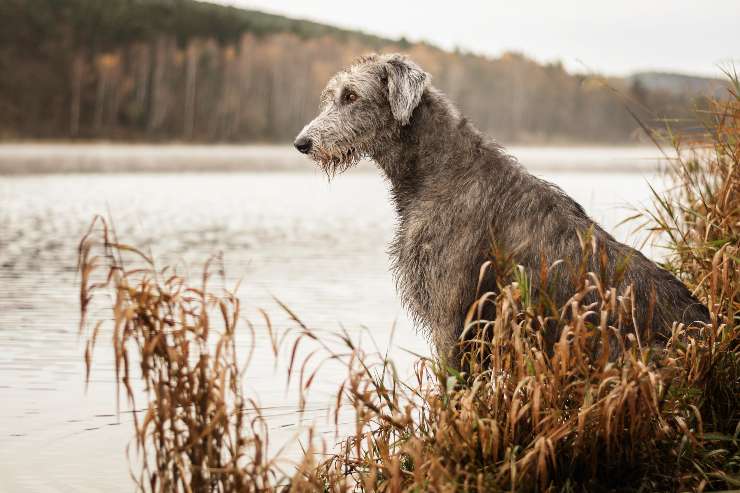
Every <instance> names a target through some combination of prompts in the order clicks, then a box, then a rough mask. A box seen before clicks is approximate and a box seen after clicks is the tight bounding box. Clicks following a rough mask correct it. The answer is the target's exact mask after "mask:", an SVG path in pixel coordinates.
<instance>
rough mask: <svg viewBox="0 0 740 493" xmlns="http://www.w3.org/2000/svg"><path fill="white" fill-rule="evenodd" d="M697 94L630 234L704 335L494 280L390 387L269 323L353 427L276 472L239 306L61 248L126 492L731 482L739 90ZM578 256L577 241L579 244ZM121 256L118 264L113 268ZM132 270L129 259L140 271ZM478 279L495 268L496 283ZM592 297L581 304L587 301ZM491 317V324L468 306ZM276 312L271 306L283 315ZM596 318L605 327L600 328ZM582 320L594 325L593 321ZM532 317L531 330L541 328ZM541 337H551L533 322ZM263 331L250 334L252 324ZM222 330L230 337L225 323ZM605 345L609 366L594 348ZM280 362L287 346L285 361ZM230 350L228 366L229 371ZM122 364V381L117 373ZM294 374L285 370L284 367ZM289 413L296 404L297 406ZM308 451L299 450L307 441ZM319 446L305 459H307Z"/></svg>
mask: <svg viewBox="0 0 740 493" xmlns="http://www.w3.org/2000/svg"><path fill="white" fill-rule="evenodd" d="M733 82H734V90H733V92H732V96H733V97H732V98H731V99H727V100H722V101H716V102H715V103H714V106H713V107H712V110H711V111H710V112H708V113H706V114H705V116H706V120H707V126H706V131H705V132H704V133H702V134H693V135H691V136H690V138H679V137H677V136H673V135H668V139H669V142H670V143H671V144H672V145H673V146H674V147H675V149H676V151H677V158H676V159H675V160H673V161H672V165H671V167H670V168H669V170H668V173H669V176H670V178H671V179H672V180H673V183H674V187H673V188H671V189H670V190H669V191H668V192H667V193H666V194H663V195H659V194H656V200H655V205H654V208H652V209H650V210H649V211H647V212H646V216H645V217H646V220H647V223H646V226H648V227H650V228H652V230H653V231H654V232H655V233H656V235H658V238H659V240H660V241H662V242H663V243H664V246H665V247H667V249H668V254H667V257H666V261H665V265H666V267H667V268H669V269H671V270H672V271H673V272H675V273H676V275H678V276H679V277H680V278H681V279H682V280H683V281H684V282H686V283H687V285H688V286H689V287H690V289H692V290H693V291H694V292H695V293H696V294H697V296H698V297H699V298H700V299H701V300H702V301H703V302H705V303H706V304H707V306H708V307H709V309H710V312H711V314H712V315H711V316H712V324H711V325H709V326H707V327H705V328H704V329H702V330H701V331H699V332H688V331H687V330H686V329H685V328H684V327H683V326H681V325H678V324H676V325H674V327H673V329H672V336H671V337H670V339H669V340H668V341H666V344H665V348H664V349H661V350H656V349H654V348H653V347H650V346H646V345H643V344H640V343H639V341H635V340H633V339H632V338H633V336H630V335H624V334H622V333H621V332H620V331H619V330H618V328H617V327H612V326H610V325H609V324H608V322H607V321H608V320H613V319H616V320H618V319H619V316H618V315H619V314H620V313H622V312H624V311H625V310H628V308H629V304H630V303H632V300H631V299H630V296H629V292H628V291H627V292H619V291H617V290H616V289H614V288H612V287H610V286H608V285H606V284H604V283H602V282H601V280H600V279H599V277H598V276H597V275H596V274H594V273H584V275H583V278H582V284H581V286H580V288H579V290H578V291H577V292H576V293H574V295H573V297H572V298H571V300H570V301H569V303H567V304H566V305H565V306H564V307H562V308H561V310H560V311H559V312H555V313H553V312H552V311H551V310H549V309H545V308H542V307H538V306H537V305H535V304H533V303H532V302H531V301H532V300H531V298H530V296H529V289H528V278H527V275H526V274H524V273H522V272H521V271H520V270H518V269H512V270H510V271H509V272H510V274H509V275H502V277H501V278H500V279H499V288H498V290H497V292H496V293H487V294H484V295H483V296H482V298H481V299H480V300H479V301H478V302H477V306H474V307H472V308H471V311H470V313H471V315H470V317H469V320H468V327H467V328H466V330H467V332H468V333H469V334H470V337H468V339H467V340H466V342H465V343H464V344H465V349H466V354H467V361H466V365H465V368H466V371H465V372H464V373H463V372H458V371H456V370H454V369H451V368H446V367H444V366H442V365H441V364H440V363H439V362H437V361H435V360H433V359H428V358H419V360H418V362H417V364H416V366H415V377H414V378H412V379H411V380H410V381H409V380H402V379H401V378H399V376H398V372H397V371H396V368H395V366H394V364H393V362H392V361H390V360H388V359H387V358H386V357H384V356H382V355H379V354H366V353H365V352H364V351H363V350H362V348H360V347H357V346H356V345H355V344H354V343H353V342H352V340H351V339H350V338H349V337H347V336H344V335H339V336H337V337H339V340H340V342H341V345H342V350H341V351H337V350H336V349H332V348H336V347H337V346H336V345H329V344H327V343H325V341H323V340H322V339H321V338H320V337H319V336H318V335H317V334H316V333H314V332H312V331H311V330H309V329H308V328H307V327H305V326H304V325H303V324H301V322H300V320H299V319H298V318H297V316H296V315H295V314H293V313H292V312H290V311H289V310H288V313H289V314H290V316H291V317H292V318H293V320H294V321H295V324H296V328H295V332H294V336H295V337H293V338H287V337H280V338H278V337H277V336H276V335H275V334H274V333H273V332H272V331H270V340H271V341H272V346H273V349H274V351H275V353H276V354H278V353H279V352H280V349H279V348H280V346H281V344H285V343H286V341H293V342H292V344H293V347H294V348H295V347H297V346H298V345H299V344H300V343H301V341H303V340H306V339H310V340H312V341H313V342H314V343H316V344H318V345H319V347H320V350H321V351H322V352H323V354H324V356H325V358H328V359H333V360H337V361H341V362H342V363H343V364H344V367H345V368H346V370H347V378H346V380H345V381H344V383H343V384H342V385H341V387H340V388H339V389H338V392H337V405H336V414H335V417H336V418H337V420H338V416H339V408H340V405H341V404H342V403H346V404H349V405H350V406H351V407H352V409H353V411H354V415H355V419H356V420H355V426H354V432H353V433H352V434H351V435H350V436H347V437H346V438H344V439H343V440H341V441H340V442H339V443H338V444H337V445H336V447H334V448H333V449H331V452H330V453H326V452H325V451H324V450H323V448H311V449H309V450H306V451H305V454H303V456H302V458H301V459H299V460H298V461H297V463H296V465H295V467H294V468H293V469H288V470H285V468H284V467H281V465H280V464H279V463H278V462H277V460H276V456H272V457H270V456H269V455H268V447H267V444H268V442H269V434H268V431H267V426H266V421H265V419H264V418H263V417H262V416H261V415H260V413H259V408H258V406H257V405H256V402H255V400H254V399H252V398H250V397H249V396H247V395H245V394H244V391H243V390H242V384H241V383H242V380H243V378H244V372H246V371H248V370H247V367H246V365H247V363H248V359H249V355H240V354H239V352H238V351H237V350H236V346H235V343H234V340H235V337H236V334H237V332H238V330H241V331H242V332H245V333H246V334H247V335H248V334H250V330H253V329H252V328H251V327H250V325H249V324H247V323H246V322H244V321H243V320H242V319H241V318H240V316H239V300H238V299H237V298H236V297H235V296H234V295H233V294H230V293H228V292H219V293H216V294H214V292H213V290H211V289H209V284H208V281H209V279H210V275H211V274H210V273H211V272H212V270H213V269H212V265H213V264H207V265H206V269H205V274H204V275H203V277H202V279H201V283H200V285H199V286H198V287H191V285H190V284H188V283H187V281H186V280H185V279H183V278H182V277H179V276H177V275H174V274H173V273H171V272H169V271H168V270H167V269H165V270H157V269H155V268H154V262H153V261H152V259H150V258H149V257H148V256H147V255H145V254H144V253H142V252H140V251H138V250H136V249H135V248H132V247H130V246H127V245H123V244H121V243H118V242H117V241H115V238H114V237H113V235H112V234H111V233H110V231H109V230H108V228H107V227H106V226H105V224H104V222H101V221H97V222H96V223H95V224H94V227H93V228H92V229H91V231H90V233H89V234H88V235H87V236H86V237H85V238H84V239H83V241H82V243H81V246H80V272H81V275H82V292H81V301H82V320H83V321H82V325H81V330H86V331H87V334H88V336H89V337H88V340H89V343H88V352H87V353H86V362H87V365H88V369H89V368H90V365H91V356H90V354H91V353H92V349H93V347H94V346H95V345H96V343H97V336H98V333H99V331H100V330H101V324H100V323H96V322H95V321H94V320H88V318H90V317H89V315H88V307H89V303H90V302H91V299H93V298H94V297H95V296H96V295H97V294H98V293H101V292H105V293H113V296H114V302H113V323H112V334H113V348H114V354H115V360H116V373H117V377H118V381H120V382H121V384H122V388H123V390H124V393H125V394H126V395H127V396H128V398H129V400H130V401H131V403H132V405H133V401H134V399H135V398H136V392H134V390H133V388H132V379H134V378H139V377H141V379H142V380H143V382H144V384H145V391H144V394H143V395H144V397H145V399H146V401H147V405H146V412H145V413H144V414H143V415H142V417H137V418H136V421H135V432H136V435H135V444H136V447H137V450H138V451H139V452H140V454H139V457H140V463H141V464H140V467H135V469H136V471H135V477H136V479H137V485H138V488H139V489H140V490H146V491H224V492H232V491H275V490H284V491H391V492H399V491H504V490H506V491H634V490H640V491H685V490H695V491H710V490H729V489H736V488H739V487H740V447H739V443H740V424H739V423H740V421H739V419H738V418H739V417H740V411H739V410H740V361H739V359H738V356H739V354H740V332H739V331H738V327H739V326H740V272H739V268H740V251H739V244H740V193H739V192H740V190H739V189H740V163H739V160H740V96H739V95H738V94H739V92H738V91H739V89H740V85H739V84H738V81H737V78H736V77H735V78H734V79H733ZM582 241H583V246H584V249H587V250H588V249H589V248H590V246H589V239H588V237H584V238H583V239H582ZM130 256H134V257H138V262H137V264H136V265H137V267H135V268H130V269H127V268H126V263H125V262H124V257H130ZM142 265H143V266H142ZM502 271H503V270H502V269H496V272H502ZM591 292H593V293H595V295H596V299H597V301H596V302H594V303H591V304H589V305H586V304H585V303H584V301H583V300H584V297H585V295H586V294H587V293H591ZM482 304H491V305H493V307H495V313H496V317H495V319H494V320H491V321H486V320H477V319H476V317H475V315H476V313H479V312H478V310H476V308H477V307H478V306H480V305H482ZM286 310H287V308H286ZM611 315H617V316H616V317H611ZM594 320H598V323H594ZM548 324H549V325H548ZM552 324H554V325H555V326H556V327H557V334H558V336H557V337H556V339H555V341H554V344H553V343H551V342H548V341H545V339H544V337H543V334H542V331H541V330H540V327H543V326H545V325H548V326H552ZM269 326H270V325H269V319H268V327H269ZM240 327H243V328H242V329H240ZM613 344H617V345H618V346H620V347H621V348H622V350H621V352H620V354H619V355H618V357H617V358H616V359H613V358H610V350H609V348H610V347H611V345H613ZM293 353H294V354H295V351H294V352H293ZM240 357H241V358H242V359H241V360H240ZM134 361H138V367H139V369H138V371H137V372H135V374H134V375H132V373H133V367H132V364H133V362H134ZM289 366H290V369H289V373H290V374H292V375H293V376H294V377H295V375H300V376H299V377H295V378H298V379H299V380H300V384H299V388H301V389H308V388H310V383H311V380H312V379H313V378H315V377H314V375H315V372H316V371H317V370H318V368H319V367H320V366H321V363H317V364H315V365H314V364H312V363H310V361H306V362H298V361H294V360H293V359H292V358H291V361H290V365H289ZM298 369H300V371H298ZM300 402H301V403H302V402H305V401H304V400H303V399H301V400H300ZM309 443H312V442H311V440H309ZM321 452H324V455H323V458H321V459H320V460H317V459H316V457H321V455H320V453H321Z"/></svg>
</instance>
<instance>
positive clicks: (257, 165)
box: [0, 141, 661, 175]
mask: <svg viewBox="0 0 740 493" xmlns="http://www.w3.org/2000/svg"><path fill="white" fill-rule="evenodd" d="M507 150H508V151H509V152H510V153H511V154H512V155H514V156H516V157H517V158H518V159H519V161H520V162H521V163H522V164H524V165H525V166H526V167H527V168H528V169H530V170H532V171H535V172H540V171H541V172H548V171H565V172H595V173H604V172H624V173H646V172H651V171H654V170H656V169H658V167H659V166H660V163H661V159H660V158H661V154H660V152H659V151H658V150H657V149H656V148H655V147H652V146H645V145H632V146H629V145H572V146H568V145H560V144H557V145H537V146H534V145H532V146H530V145H527V146H522V145H515V146H510V147H507ZM360 168H364V169H367V170H371V169H373V168H371V167H369V166H360ZM315 169H316V168H315V166H314V165H313V164H312V163H311V162H310V160H309V159H307V158H306V157H305V156H302V155H300V154H299V153H298V152H296V151H295V149H293V148H292V146H290V145H289V144H183V143H162V144H151V143H147V144H142V143H118V142H82V143H78V142H34V141H23V142H14V143H10V142H8V143H0V175H33V174H66V173H171V172H245V171H246V172H271V171H272V172H301V171H305V172H313V171H315Z"/></svg>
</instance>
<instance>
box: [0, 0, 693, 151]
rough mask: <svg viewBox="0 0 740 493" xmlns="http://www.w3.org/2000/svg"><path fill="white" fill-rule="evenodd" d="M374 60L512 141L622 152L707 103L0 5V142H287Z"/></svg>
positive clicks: (353, 45)
mask: <svg viewBox="0 0 740 493" xmlns="http://www.w3.org/2000/svg"><path fill="white" fill-rule="evenodd" d="M372 51H383V52H389V51H401V52H405V53H407V54H409V55H410V56H411V57H412V58H413V59H414V60H416V61H417V62H418V63H419V64H420V65H421V66H422V67H424V68H425V70H427V71H428V72H429V73H430V74H432V78H433V83H434V84H435V85H436V86H437V87H439V88H440V89H442V90H443V91H445V92H446V93H447V94H448V95H449V96H450V98H451V99H452V100H453V101H454V102H455V103H456V104H457V105H458V106H459V107H460V108H461V110H462V111H463V112H464V113H465V114H466V115H467V116H468V117H469V118H470V119H471V120H472V121H473V122H475V123H476V125H478V127H479V128H481V129H482V130H484V131H485V132H487V133H489V134H490V135H492V136H494V137H495V138H497V139H500V140H502V141H504V142H507V143H508V142H524V143H560V142H562V143H569V142H602V143H622V142H630V141H634V140H635V139H636V138H637V136H638V135H639V129H640V125H638V123H637V121H636V119H635V117H638V118H639V119H640V120H642V121H643V122H644V123H645V124H646V125H656V126H662V125H664V119H670V121H671V122H673V124H674V125H678V126H682V127H685V128H688V127H691V125H692V122H691V120H690V117H689V115H691V114H692V113H691V110H692V109H693V108H695V107H697V106H699V107H700V106H701V105H702V104H704V103H703V101H702V100H701V99H696V98H693V96H692V95H690V94H686V93H680V92H678V93H677V92H675V91H669V90H661V89H658V90H655V89H649V88H648V87H646V86H644V85H642V84H640V82H639V80H637V79H624V78H605V77H601V76H599V75H597V74H594V75H583V74H570V73H568V72H567V71H566V70H565V69H564V68H563V66H562V65H561V64H560V63H550V64H540V63H537V62H536V61H533V60H531V59H528V58H527V57H526V56H524V55H522V54H518V53H505V54H503V55H502V56H500V57H498V58H490V57H483V56H479V55H475V54H471V53H466V52H461V51H455V52H449V51H444V50H442V49H439V48H437V47H434V46H432V45H429V44H427V43H410V42H408V41H406V40H405V39H401V40H389V39H384V38H380V37H376V36H372V35H368V34H364V33H361V32H356V31H348V30H343V29H339V28H334V27H331V26H327V25H322V24H318V23H314V22H308V21H302V20H294V19H289V18H286V17H282V16H278V15H271V14H266V13H262V12H257V11H251V10H243V9H237V8H234V7H226V6H221V5H215V4H209V3H203V2H196V1H193V0H106V1H104V2H103V1H99V0H3V2H0V74H2V76H1V77H0V139H2V140H25V139H84V140H92V139H105V140H123V141H170V140H176V141H186V142H187V141H194V142H285V141H290V140H291V139H292V138H293V137H294V135H295V134H296V132H297V131H298V130H299V129H300V128H301V127H302V126H303V125H304V124H305V122H306V121H308V120H309V119H310V118H312V117H313V115H314V113H315V111H316V108H317V104H318V96H319V93H320V91H321V89H322V88H323V86H324V85H325V83H326V81H327V80H328V78H329V77H330V76H331V75H332V74H333V73H334V72H336V71H337V70H338V69H340V68H341V67H343V66H345V65H346V64H348V63H350V62H351V61H352V59H354V58H355V57H357V56H359V55H361V54H365V53H368V52H372Z"/></svg>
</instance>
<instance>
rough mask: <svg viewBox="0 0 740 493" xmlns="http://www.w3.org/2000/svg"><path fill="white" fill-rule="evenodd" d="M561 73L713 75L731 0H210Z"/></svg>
mask: <svg viewBox="0 0 740 493" xmlns="http://www.w3.org/2000/svg"><path fill="white" fill-rule="evenodd" d="M212 1H218V3H224V4H231V5H235V6H241V7H247V8H254V9H258V10H264V11H269V12H273V13H278V14H284V15H288V16H291V17H299V18H303V19H311V20H315V21H319V22H324V23H328V24H333V25H336V26H340V27H346V28H351V29H361V30H363V31H366V32H368V33H373V34H379V35H381V36H387V37H391V38H399V37H401V36H406V37H407V38H408V39H410V40H413V41H418V40H426V41H430V42H432V43H434V44H436V45H438V46H441V47H443V48H447V49H452V48H454V47H456V46H459V47H461V48H464V49H466V50H470V51H474V52H476V53H481V54H487V55H493V56H497V55H499V54H501V53H502V52H504V51H507V50H514V51H520V52H523V53H525V54H526V55H528V56H530V57H532V58H534V59H536V60H539V61H553V60H562V62H563V63H564V64H565V66H566V67H567V68H568V69H570V70H571V71H591V70H594V71H598V72H602V73H606V74H609V75H626V74H629V73H631V72H635V71H640V70H662V71H678V72H685V73H691V74H700V75H702V74H703V75H716V74H717V73H718V72H719V71H718V69H717V65H718V64H720V63H725V62H727V61H728V60H734V61H735V63H736V66H740V63H739V62H740V0H693V1H692V0H611V1H605V0H591V1H589V0H509V1H506V0H489V1H485V0H477V1H476V0H455V1H453V2H435V1H433V0H429V1H404V0H364V1H362V2H348V1H347V0H212Z"/></svg>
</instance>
